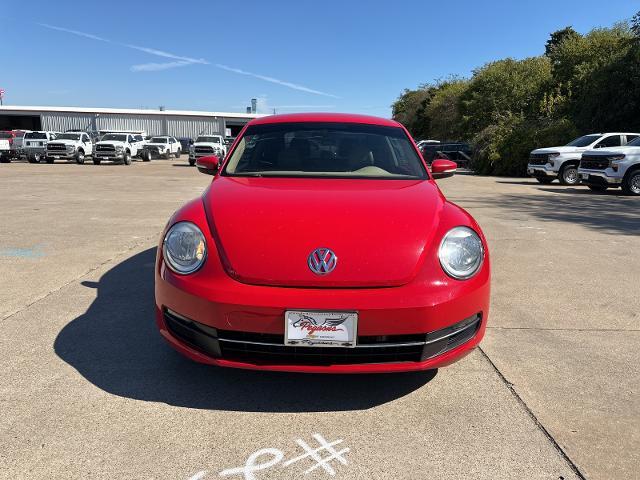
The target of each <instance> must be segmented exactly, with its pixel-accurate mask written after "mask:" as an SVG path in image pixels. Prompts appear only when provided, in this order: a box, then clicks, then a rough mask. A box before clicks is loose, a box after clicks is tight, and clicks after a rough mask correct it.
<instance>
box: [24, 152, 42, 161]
mask: <svg viewBox="0 0 640 480" xmlns="http://www.w3.org/2000/svg"><path fill="white" fill-rule="evenodd" d="M27 160H28V161H29V163H40V160H42V156H41V155H40V154H39V153H34V154H32V155H29V156H28V157H27Z"/></svg>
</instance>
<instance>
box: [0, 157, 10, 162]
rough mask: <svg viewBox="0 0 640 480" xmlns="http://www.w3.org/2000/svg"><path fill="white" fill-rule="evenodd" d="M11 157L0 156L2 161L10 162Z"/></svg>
mask: <svg viewBox="0 0 640 480" xmlns="http://www.w3.org/2000/svg"><path fill="white" fill-rule="evenodd" d="M10 162H11V157H0V163H10Z"/></svg>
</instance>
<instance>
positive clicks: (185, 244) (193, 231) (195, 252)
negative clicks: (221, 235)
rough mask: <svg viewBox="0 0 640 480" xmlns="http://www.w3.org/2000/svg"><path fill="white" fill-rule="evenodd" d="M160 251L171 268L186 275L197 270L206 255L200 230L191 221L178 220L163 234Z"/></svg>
mask: <svg viewBox="0 0 640 480" xmlns="http://www.w3.org/2000/svg"><path fill="white" fill-rule="evenodd" d="M162 253H163V255H164V259H165V261H166V263H167V265H168V266H169V268H170V269H171V270H173V271H174V272H176V273H179V274H181V275H187V274H189V273H193V272H195V271H196V270H198V269H199V268H200V267H201V266H202V264H203V263H204V261H205V259H206V257H207V243H206V241H205V239H204V235H203V234H202V231H201V230H200V229H199V228H198V227H197V226H196V225H195V224H193V223H191V222H178V223H176V224H175V225H174V226H172V227H171V228H170V229H169V231H168V232H167V234H166V235H165V236H164V241H163V242H162Z"/></svg>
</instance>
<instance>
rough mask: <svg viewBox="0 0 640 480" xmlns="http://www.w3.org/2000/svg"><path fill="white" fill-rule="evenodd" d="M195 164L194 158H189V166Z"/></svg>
mask: <svg viewBox="0 0 640 480" xmlns="http://www.w3.org/2000/svg"><path fill="white" fill-rule="evenodd" d="M195 164H196V159H195V158H190V159H189V165H191V166H192V167H193V166H194V165H195Z"/></svg>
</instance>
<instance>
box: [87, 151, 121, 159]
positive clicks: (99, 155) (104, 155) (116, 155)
mask: <svg viewBox="0 0 640 480" xmlns="http://www.w3.org/2000/svg"><path fill="white" fill-rule="evenodd" d="M93 158H95V159H98V160H122V159H123V158H124V152H94V154H93Z"/></svg>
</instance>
